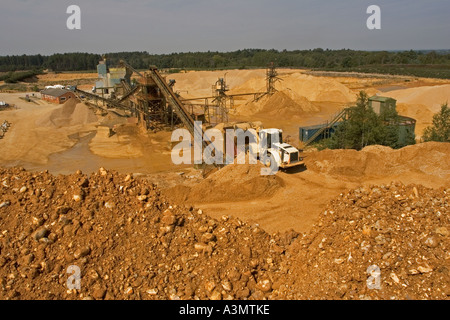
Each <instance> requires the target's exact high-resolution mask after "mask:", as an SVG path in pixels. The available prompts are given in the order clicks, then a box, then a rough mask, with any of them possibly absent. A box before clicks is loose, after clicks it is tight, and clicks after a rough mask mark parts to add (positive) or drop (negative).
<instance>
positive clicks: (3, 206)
mask: <svg viewBox="0 0 450 320" xmlns="http://www.w3.org/2000/svg"><path fill="white" fill-rule="evenodd" d="M10 204H11V202H10V201H4V202H2V203H0V209H1V208H6V207H8V206H9V205H10Z"/></svg>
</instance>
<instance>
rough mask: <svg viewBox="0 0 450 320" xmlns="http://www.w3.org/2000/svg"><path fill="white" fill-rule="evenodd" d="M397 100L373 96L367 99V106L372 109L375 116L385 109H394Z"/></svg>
mask: <svg viewBox="0 0 450 320" xmlns="http://www.w3.org/2000/svg"><path fill="white" fill-rule="evenodd" d="M396 103H397V100H395V99H393V98H389V97H382V96H373V97H370V98H369V106H371V107H372V109H373V111H375V113H376V114H380V113H382V112H383V111H385V110H386V109H388V108H389V109H394V110H395V108H396Z"/></svg>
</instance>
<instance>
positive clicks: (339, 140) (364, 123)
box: [326, 91, 415, 150]
mask: <svg viewBox="0 0 450 320" xmlns="http://www.w3.org/2000/svg"><path fill="white" fill-rule="evenodd" d="M347 112H348V118H347V120H345V121H343V122H342V123H341V124H339V126H338V127H337V129H336V131H335V133H334V134H333V135H332V136H331V138H329V139H328V140H327V141H326V145H327V147H328V148H331V149H356V150H361V149H362V148H364V147H366V146H368V145H373V144H379V145H384V146H389V147H391V148H401V147H404V146H405V145H403V144H400V142H399V122H400V117H399V115H398V113H397V111H396V110H395V107H390V108H384V110H383V111H382V112H381V113H380V114H376V113H375V111H374V110H373V109H372V108H371V107H370V105H369V98H368V96H367V94H366V93H365V92H364V91H361V92H360V93H359V96H358V100H357V103H356V106H354V107H351V108H349V109H348V111H347ZM414 143H415V136H414V132H412V133H409V135H408V136H407V137H406V144H414Z"/></svg>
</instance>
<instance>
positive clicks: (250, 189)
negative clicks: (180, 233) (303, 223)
mask: <svg viewBox="0 0 450 320" xmlns="http://www.w3.org/2000/svg"><path fill="white" fill-rule="evenodd" d="M247 163H248V162H247ZM263 168H265V167H264V166H263V165H262V164H261V163H260V162H258V163H257V164H230V165H227V166H225V167H224V168H222V169H220V170H218V171H216V172H214V173H212V174H211V175H210V176H208V177H207V178H206V179H204V180H203V181H201V182H200V183H198V184H197V185H195V186H194V187H192V188H191V187H188V186H184V185H178V186H176V187H173V188H171V189H169V190H168V191H166V192H167V194H170V195H171V198H172V199H174V200H176V201H178V202H184V201H188V202H190V203H208V202H227V201H230V200H231V199H232V200H236V201H242V200H251V199H257V198H261V197H265V198H270V196H272V195H273V194H274V193H275V192H276V191H277V190H279V188H282V187H283V186H284V183H283V180H282V179H281V178H280V177H278V176H276V175H261V169H263Z"/></svg>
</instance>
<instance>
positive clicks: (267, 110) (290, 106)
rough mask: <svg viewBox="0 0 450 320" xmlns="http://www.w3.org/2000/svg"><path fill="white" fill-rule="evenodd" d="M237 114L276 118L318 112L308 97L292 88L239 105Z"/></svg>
mask: <svg viewBox="0 0 450 320" xmlns="http://www.w3.org/2000/svg"><path fill="white" fill-rule="evenodd" d="M235 110H236V111H235V112H236V114H240V115H261V116H271V117H274V118H280V117H281V118H285V117H300V116H302V115H305V114H306V113H310V112H317V111H319V108H317V107H316V106H315V105H314V104H312V103H311V102H310V101H309V100H308V99H306V98H305V97H303V96H300V95H298V94H297V93H295V92H293V91H292V90H287V89H286V90H283V91H277V92H275V93H274V94H272V95H270V96H269V95H266V96H264V97H263V98H261V99H260V100H258V101H250V102H248V103H246V104H244V105H241V106H238V107H237V108H236V109H235Z"/></svg>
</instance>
